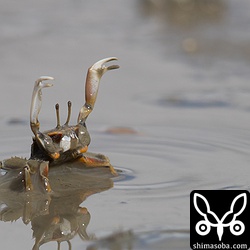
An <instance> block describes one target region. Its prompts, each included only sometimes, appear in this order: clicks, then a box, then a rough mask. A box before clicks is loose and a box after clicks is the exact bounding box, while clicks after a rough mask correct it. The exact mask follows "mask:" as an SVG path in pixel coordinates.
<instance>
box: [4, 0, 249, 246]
mask: <svg viewBox="0 0 250 250" xmlns="http://www.w3.org/2000/svg"><path fill="white" fill-rule="evenodd" d="M198 2H199V3H198ZM211 3H212V4H211V5H209V6H208V5H207V4H206V1H187V2H186V4H187V5H185V6H184V5H178V4H177V1H176V2H175V1H168V2H165V1H139V0H138V1H132V0H130V1H117V0H116V1H109V2H107V1H102V2H99V1H93V0H91V1H79V0H74V1H68V0H63V1H60V2H58V1H56V0H54V1H42V2H37V3H35V4H34V3H33V2H32V1H30V0H24V1H22V3H19V2H17V1H0V4H1V8H0V21H1V22H0V34H1V35H0V41H1V45H0V54H1V59H0V63H1V67H0V74H1V98H0V103H1V105H0V128H1V130H0V136H1V137H0V138H1V142H2V144H1V150H0V156H1V159H5V158H8V157H10V156H13V155H16V156H23V157H28V156H29V152H30V144H31V132H30V129H29V105H30V98H31V92H32V87H33V82H34V81H35V80H36V78H38V77H39V76H40V75H51V76H54V77H55V81H54V86H53V88H50V89H46V90H44V92H43V100H44V102H43V107H42V111H41V115H40V122H41V126H42V129H44V130H45V129H48V128H51V127H53V126H55V115H54V113H55V112H54V108H53V107H54V105H55V103H56V102H59V103H60V105H61V117H62V119H63V118H64V117H65V119H66V102H67V101H68V100H71V101H72V103H73V114H72V123H73V122H74V118H75V120H76V117H77V113H78V111H79V109H80V107H81V105H82V104H83V102H84V93H83V92H84V78H85V74H86V71H87V68H88V67H89V66H90V65H91V64H92V63H94V62H95V61H97V60H99V59H101V58H105V57H109V56H117V57H118V58H119V65H120V66H121V68H120V69H119V70H117V71H113V72H109V73H107V74H106V75H105V76H104V77H103V79H102V82H101V87H100V91H99V95H98V100H97V103H96V106H95V110H94V111H93V113H92V114H91V116H90V117H89V118H88V121H87V125H88V129H89V131H90V134H91V138H92V142H91V145H90V151H91V152H100V153H103V154H105V155H107V156H108V157H109V158H110V160H111V162H112V164H113V165H114V166H115V168H116V169H117V170H119V171H120V177H119V178H113V182H114V187H113V188H111V186H110V189H109V190H107V189H108V187H109V186H108V185H107V182H106V184H105V185H104V187H105V188H104V187H103V191H102V190H101V187H99V188H100V189H98V192H100V191H102V192H100V193H96V192H95V191H94V190H92V191H93V193H94V194H93V195H92V194H90V191H89V192H88V198H87V199H86V200H84V201H82V203H81V204H79V206H81V207H86V209H87V211H88V212H89V214H90V216H91V217H90V221H89V223H88V225H87V228H86V233H87V235H88V238H89V239H88V240H87V241H83V240H82V239H81V238H80V237H79V236H76V237H74V238H73V239H72V240H71V245H72V249H75V250H77V249H85V248H86V249H119V248H118V247H121V249H187V248H189V194H190V192H191V191H192V190H194V189H247V190H249V189H250V188H249V179H250V178H249V177H250V170H249V160H250V155H249V152H250V129H249V127H250V113H249V110H250V87H249V76H250V75H249V62H250V61H249V59H250V56H249V55H250V54H249V51H250V50H249V48H250V43H249V41H250V40H249V39H250V37H249V34H250V33H249V32H247V31H248V29H249V25H248V13H249V8H250V4H249V2H248V1H239V2H238V1H237V2H235V1H211ZM243 17H244V18H243ZM13 89H16V91H15V92H14V91H13ZM119 127H126V128H128V129H127V130H122V131H123V132H122V131H120V132H119V129H116V128H119ZM124 131H126V132H124ZM80 176H81V175H80ZM72 178H73V177H72ZM79 178H80V177H79ZM93 183H95V182H93ZM98 183H100V182H98ZM101 183H102V182H101ZM92 188H93V189H95V188H96V186H95V185H94V184H93V186H92ZM104 189H105V191H104ZM66 201H67V199H66V198H65V202H66ZM45 203H46V202H45ZM38 204H39V203H38ZM52 204H55V203H52ZM55 206H56V205H55ZM65 207H67V206H65ZM2 209H3V207H2ZM19 213H20V210H19ZM64 213H65V211H64ZM21 217H22V213H21ZM41 227H42V226H41ZM0 228H1V236H0V239H1V249H2V248H3V249H7V247H8V249H15V248H17V247H18V248H19V249H32V247H33V245H34V243H35V241H34V239H32V233H33V230H32V229H31V223H29V224H28V225H25V224H23V221H22V219H21V218H20V219H18V220H17V221H16V222H15V223H10V222H6V223H4V222H1V223H0ZM65 230H66V231H67V230H69V229H68V228H66V229H65ZM10 232H11V233H10ZM13 239H14V240H13ZM115 244H116V245H115ZM91 247H92V248H91ZM94 247H95V248H94ZM105 247H106V248H105ZM68 248H69V247H68V244H67V243H66V242H63V243H62V244H61V249H68ZM40 249H57V244H56V243H55V242H50V243H47V244H44V245H43V246H41V247H40Z"/></svg>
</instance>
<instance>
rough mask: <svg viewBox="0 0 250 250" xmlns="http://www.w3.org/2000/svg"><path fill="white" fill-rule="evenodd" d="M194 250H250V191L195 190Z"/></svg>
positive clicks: (192, 201)
mask: <svg viewBox="0 0 250 250" xmlns="http://www.w3.org/2000/svg"><path fill="white" fill-rule="evenodd" d="M190 247H191V249H198V250H201V249H248V248H249V247H250V194H249V192H248V191H246V190H194V191H192V192H191V194H190Z"/></svg>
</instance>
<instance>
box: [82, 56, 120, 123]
mask: <svg viewBox="0 0 250 250" xmlns="http://www.w3.org/2000/svg"><path fill="white" fill-rule="evenodd" d="M114 60H117V58H116V57H109V58H105V59H102V60H100V61H98V62H96V63H95V64H94V65H93V66H91V67H90V68H89V69H88V74H87V77H86V85H85V104H84V105H83V106H82V108H81V110H80V112H79V116H78V124H79V123H80V124H83V123H84V122H85V120H86V119H87V117H88V115H89V114H90V113H91V111H92V110H93V108H94V105H95V101H96V97H97V93H98V88H99V83H100V80H101V77H102V76H103V74H104V73H105V72H106V71H108V70H112V69H118V68H119V66H118V65H111V66H105V65H104V63H107V62H110V61H114Z"/></svg>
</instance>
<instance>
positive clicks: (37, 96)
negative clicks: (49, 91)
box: [30, 76, 54, 135]
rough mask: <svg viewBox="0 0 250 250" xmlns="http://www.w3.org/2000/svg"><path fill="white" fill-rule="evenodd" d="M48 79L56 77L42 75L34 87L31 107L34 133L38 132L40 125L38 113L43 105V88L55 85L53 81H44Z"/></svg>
mask: <svg viewBox="0 0 250 250" xmlns="http://www.w3.org/2000/svg"><path fill="white" fill-rule="evenodd" d="M47 80H54V78H53V77H50V76H41V77H40V78H39V79H37V80H36V81H35V85H34V89H33V94H32V99H31V107H30V127H31V130H32V132H33V133H34V135H36V134H37V133H38V131H39V127H40V125H39V121H38V115H39V113H40V110H41V107H42V89H43V88H46V87H51V86H52V85H53V84H51V83H48V82H44V81H47Z"/></svg>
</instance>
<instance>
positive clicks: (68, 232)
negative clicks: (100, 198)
mask: <svg viewBox="0 0 250 250" xmlns="http://www.w3.org/2000/svg"><path fill="white" fill-rule="evenodd" d="M59 170H60V171H58V169H57V167H55V168H53V169H51V170H50V172H49V178H50V180H51V187H52V190H53V192H51V193H44V194H42V195H41V192H32V193H26V192H22V191H21V190H20V192H18V190H17V189H16V190H15V191H13V190H11V189H10V188H9V187H8V186H6V185H4V183H3V184H2V185H1V188H0V208H1V210H0V219H1V220H2V221H4V222H12V221H16V220H18V219H19V218H21V219H22V220H23V223H25V224H29V223H30V224H31V228H32V230H33V237H34V239H35V243H34V246H33V248H32V249H33V250H38V249H39V248H40V246H41V245H43V244H45V243H47V242H50V241H56V242H57V243H58V249H60V244H61V242H63V241H66V242H67V243H68V245H69V249H71V243H70V240H71V239H72V238H73V237H74V236H76V235H79V236H80V238H81V239H83V240H87V239H88V238H89V237H88V234H87V232H86V228H87V226H88V224H89V222H90V213H89V211H88V209H87V208H86V207H83V206H82V204H81V203H82V202H83V201H84V200H85V199H86V198H87V197H88V196H90V195H92V194H95V193H98V192H102V191H105V190H108V189H110V188H112V187H113V181H112V179H111V177H112V174H111V173H110V171H109V168H105V167H101V168H96V169H82V168H81V169H80V170H79V169H78V167H77V165H74V166H73V163H72V166H71V165H70V164H65V165H61V166H60V169H59Z"/></svg>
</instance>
